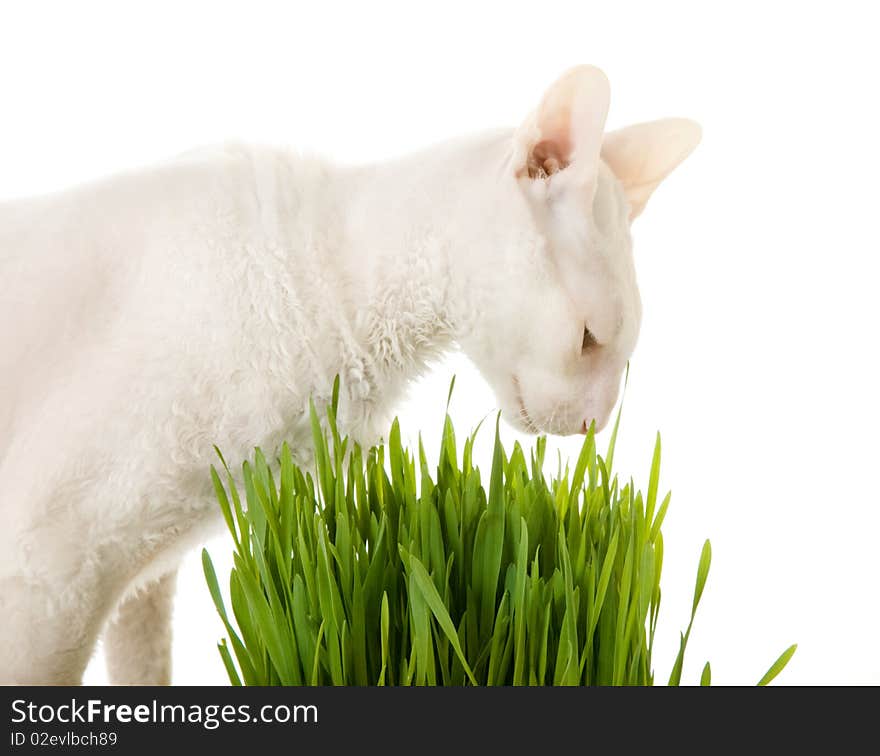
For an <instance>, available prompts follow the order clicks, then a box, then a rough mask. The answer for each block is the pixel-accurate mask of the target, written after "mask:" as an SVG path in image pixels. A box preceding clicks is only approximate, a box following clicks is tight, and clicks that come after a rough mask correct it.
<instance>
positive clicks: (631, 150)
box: [602, 118, 702, 220]
mask: <svg viewBox="0 0 880 756" xmlns="http://www.w3.org/2000/svg"><path fill="white" fill-rule="evenodd" d="M701 134H702V130H701V129H700V126H699V124H697V123H695V122H694V121H689V120H687V119H686V118H666V119H663V120H662V121H651V122H650V123H639V124H636V125H635V126H628V127H627V128H625V129H620V130H619V131H612V132H610V133H608V134H606V135H605V141H604V143H603V144H602V159H603V160H604V161H605V162H606V163H607V164H608V167H609V168H611V170H612V171H613V172H614V175H616V176H617V178H618V179H619V180H620V183H621V184H623V188H624V191H625V192H626V197H627V199H628V200H629V205H630V215H629V218H630V220H633V219H634V218H635V217H637V216H638V215H639V213H641V212H642V210H644V209H645V204H646V203H647V201H648V198H649V197H650V196H651V194H652V192H653V191H654V190H655V189H656V188H657V187H658V186H659V185H660V182H661V181H663V179H665V178H666V177H667V176H668V175H669V174H670V173H672V171H673V170H674V169H675V168H676V166H678V165H679V163H681V162H682V161H683V160H684V159H685V158H686V157H687V156H688V155H690V154H691V152H693V151H694V148H695V147H696V146H697V145H698V144H699V143H700V135H701Z"/></svg>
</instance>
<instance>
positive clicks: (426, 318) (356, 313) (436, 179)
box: [339, 133, 505, 403]
mask: <svg viewBox="0 0 880 756" xmlns="http://www.w3.org/2000/svg"><path fill="white" fill-rule="evenodd" d="M504 137H505V135H503V134H501V133H498V134H488V135H486V136H485V137H482V138H480V139H477V140H469V141H467V142H452V143H449V144H445V145H441V146H439V147H435V148H433V149H431V150H428V151H426V152H424V153H421V154H418V155H414V156H411V157H408V158H404V159H402V160H398V161H394V162H389V163H383V164H378V165H373V166H365V167H359V168H355V169H349V170H346V171H344V172H343V173H342V175H341V177H340V178H341V179H342V181H341V187H342V191H341V197H340V203H341V210H340V217H341V218H342V222H343V232H342V234H341V237H340V244H341V245H342V247H343V249H342V254H341V255H340V258H339V259H340V262H341V264H342V265H343V267H344V268H345V273H346V278H347V279H348V281H349V282H350V284H351V291H352V295H353V297H354V299H353V301H351V302H350V303H349V307H350V313H351V316H352V318H353V324H354V330H355V333H356V335H357V338H358V342H359V343H360V344H361V345H362V347H363V348H364V350H365V352H366V354H365V358H366V366H367V367H368V370H369V372H372V373H374V375H372V376H370V377H369V378H370V379H369V380H368V381H367V383H368V384H369V390H370V392H371V393H372V394H373V396H374V399H375V400H377V401H378V402H379V403H385V402H388V401H391V402H393V401H395V400H396V397H395V396H394V395H395V394H399V392H400V390H401V389H402V388H403V387H404V386H405V384H406V382H407V381H409V380H411V379H412V378H414V377H416V376H417V375H418V374H419V373H420V371H422V370H423V369H424V368H425V367H426V365H427V364H428V362H429V361H431V360H433V359H436V358H437V357H439V356H440V355H441V354H443V353H444V352H445V351H447V350H448V349H450V348H452V347H453V346H454V345H455V343H456V341H457V340H458V339H459V338H460V337H461V336H462V335H463V334H464V333H466V332H467V330H468V328H469V327H470V321H471V319H472V318H473V314H474V306H475V305H474V301H473V299H474V295H473V287H472V285H471V277H472V275H471V272H472V270H473V267H472V265H470V264H468V262H469V261H468V256H473V255H474V254H475V253H476V252H477V250H476V249H475V245H478V244H479V239H478V238H476V237H475V233H477V229H478V226H479V224H477V223H474V222H473V220H472V217H473V215H474V211H473V209H474V208H475V207H479V206H480V205H481V204H482V202H483V198H484V197H485V196H486V193H487V191H490V187H489V186H487V184H488V183H489V182H492V181H493V180H494V172H493V171H492V170H485V168H486V166H487V165H488V164H490V163H492V161H494V162H495V163H497V164H498V165H497V166H495V167H496V168H497V170H498V171H500V170H502V169H503V166H502V165H501V163H502V162H503V160H504V157H505V152H504V149H503V147H504ZM475 166H480V167H481V169H482V170H479V171H478V170H475ZM380 395H381V396H380Z"/></svg>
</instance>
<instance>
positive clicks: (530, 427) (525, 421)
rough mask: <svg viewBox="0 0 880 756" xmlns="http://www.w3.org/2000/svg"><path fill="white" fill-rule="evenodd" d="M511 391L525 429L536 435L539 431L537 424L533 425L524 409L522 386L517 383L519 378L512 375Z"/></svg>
mask: <svg viewBox="0 0 880 756" xmlns="http://www.w3.org/2000/svg"><path fill="white" fill-rule="evenodd" d="M513 393H514V396H515V397H516V403H517V405H518V407H519V419H520V420H521V421H522V423H523V424H524V425H525V427H526V430H527V431H528V432H529V433H534V434H535V435H537V434H538V433H540V432H541V431H540V430H539V429H538V426H537V425H535V422H534V421H533V420H532V418H531V416H530V415H529V412H528V410H527V409H526V403H525V402H524V401H523V396H522V387H521V386H520V385H519V378H517V377H516V376H513Z"/></svg>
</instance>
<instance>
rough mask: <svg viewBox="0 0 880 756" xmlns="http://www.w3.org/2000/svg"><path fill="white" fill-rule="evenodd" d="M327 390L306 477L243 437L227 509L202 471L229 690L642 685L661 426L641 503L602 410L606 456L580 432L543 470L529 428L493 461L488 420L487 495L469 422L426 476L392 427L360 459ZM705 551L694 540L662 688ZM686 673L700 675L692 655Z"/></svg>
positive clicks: (647, 676)
mask: <svg viewBox="0 0 880 756" xmlns="http://www.w3.org/2000/svg"><path fill="white" fill-rule="evenodd" d="M450 391H451V389H450ZM337 396H338V384H337V387H336V390H335V391H334V400H333V403H332V404H331V406H330V407H329V409H328V412H327V423H326V427H327V428H328V430H329V435H328V434H327V433H325V431H324V430H323V429H322V425H321V423H320V422H319V417H318V415H317V413H316V411H315V408H314V406H312V410H311V413H312V414H311V421H312V430H313V436H314V444H315V449H316V454H315V457H316V459H315V466H314V470H313V473H314V474H313V473H312V471H306V470H303V469H301V468H300V467H298V466H297V465H296V464H294V462H293V460H292V457H291V453H290V450H289V449H288V448H287V446H286V445H285V446H284V448H283V449H282V450H281V454H280V479H279V480H276V479H275V478H274V477H273V474H272V472H271V470H270V467H269V465H268V464H267V462H266V459H265V457H264V455H263V454H262V452H260V450H259V449H258V450H257V451H256V454H255V457H254V460H253V462H245V463H244V465H243V467H242V471H241V481H242V485H243V488H244V499H245V502H244V503H243V502H242V497H241V494H240V493H239V491H238V488H237V486H236V483H235V481H234V479H233V476H232V474H231V472H230V470H229V468H228V467H227V466H226V463H225V462H223V468H224V474H223V476H222V477H221V475H220V474H219V473H218V472H217V470H215V469H213V468H212V471H211V474H212V477H213V481H214V487H215V491H216V494H217V499H218V502H219V504H220V507H221V509H222V511H223V516H224V518H225V520H226V524H227V525H228V527H229V531H230V533H231V535H232V539H233V542H234V546H235V554H234V567H233V570H232V573H231V575H230V578H229V596H230V601H231V609H232V614H231V616H230V614H229V612H227V610H226V608H225V605H224V601H223V598H222V596H221V592H220V589H219V585H218V581H217V577H216V574H215V571H214V567H213V565H212V563H211V559H210V556H209V555H208V553H207V552H206V551H203V553H202V559H203V565H204V570H205V577H206V580H207V583H208V587H209V589H210V591H211V595H212V597H213V600H214V603H215V605H216V607H217V611H218V612H219V614H220V617H221V618H222V620H223V623H224V625H225V628H226V632H227V635H228V643H227V640H226V639H224V640H223V641H222V642H221V643H220V644H219V650H220V655H221V657H222V659H223V663H224V664H225V666H226V670H227V672H228V674H229V679H230V681H231V682H232V683H233V684H235V685H241V684H244V685H469V684H470V685H653V684H654V682H655V678H654V667H653V646H654V637H655V631H656V628H657V621H658V616H659V609H660V596H661V592H660V574H661V569H662V566H663V535H662V532H661V525H662V523H663V518H664V516H665V515H666V511H667V507H668V506H669V498H670V497H669V494H667V495H666V496H665V497H664V498H663V499H660V498H659V496H658V481H659V475H660V438H659V435H658V437H657V443H656V446H655V450H654V457H653V461H652V463H651V469H650V473H649V476H648V488H647V494H646V495H642V493H641V492H640V491H638V490H636V489H635V488H634V486H633V484H632V482H629V483H626V484H621V483H620V481H619V480H618V477H617V476H616V475H615V474H613V473H612V461H613V456H614V443H615V439H616V436H617V428H618V424H619V422H620V415H619V414H618V417H617V423H615V426H614V430H613V432H612V435H611V440H610V443H609V447H608V449H607V451H606V453H605V455H604V457H603V456H602V455H600V454H599V453H598V452H597V449H596V439H595V435H594V433H593V431H592V429H591V430H590V432H589V433H587V435H586V437H585V439H584V443H583V446H582V448H581V451H580V455H579V456H578V459H577V460H576V462H575V464H574V468H573V469H571V468H570V467H569V466H568V465H566V466H565V467H564V468H563V467H562V463H561V461H560V469H559V470H558V471H557V473H556V474H555V475H554V476H551V477H549V478H548V477H546V476H545V473H544V467H545V465H544V454H545V449H546V439H545V438H539V439H537V441H536V443H535V447H534V449H533V450H531V451H530V452H529V454H528V456H526V452H525V451H524V450H523V448H522V447H521V446H520V445H519V444H518V443H517V444H514V446H513V449H512V450H511V451H510V454H507V453H506V452H505V449H504V448H503V446H502V444H501V441H500V439H499V435H498V428H497V422H496V429H495V446H494V455H493V460H492V468H491V472H490V475H489V481H488V488H487V487H486V486H485V485H484V481H483V477H482V475H481V472H480V470H479V468H478V467H476V466H475V465H474V463H473V458H472V455H473V447H474V438H475V436H476V431H475V432H474V434H472V435H470V436H468V437H467V438H465V439H464V442H463V444H462V449H461V453H460V454H459V451H458V442H457V440H456V436H455V431H454V429H453V427H452V422H451V421H450V419H449V417H448V415H447V417H446V422H445V425H444V428H443V436H442V444H441V449H440V455H439V456H440V458H439V460H438V461H437V463H436V465H435V466H434V467H433V468H431V467H429V465H428V461H427V459H426V455H425V452H424V448H423V446H422V444H421V441H420V443H419V449H418V452H417V453H415V452H411V451H409V450H408V449H406V448H404V446H403V445H402V443H401V438H400V427H399V425H398V423H397V421H396V420H395V422H394V424H393V425H392V427H391V430H390V433H389V434H388V441H387V444H385V445H380V446H377V447H374V448H371V449H369V450H368V451H366V452H364V450H362V449H361V448H360V447H359V446H358V445H357V444H354V443H352V442H350V440H349V439H347V438H344V437H342V436H341V435H340V433H339V431H338V429H337V425H336V419H335V407H336V406H337V405H336V398H337ZM478 430H479V428H478ZM218 454H219V452H218ZM221 461H222V456H221ZM276 469H277V468H276ZM432 470H433V474H432ZM711 553H712V552H711V548H710V545H709V542H708V541H706V543H705V545H704V546H703V551H702V554H701V556H700V560H699V566H698V569H697V578H696V586H695V590H694V599H693V605H692V614H691V619H690V623H689V624H688V627H687V629H686V631H685V632H684V633H682V635H681V643H680V647H679V652H678V655H677V657H676V658H675V660H674V662H673V665H672V673H671V675H670V677H669V680H668V683H669V684H670V685H678V684H679V683H680V681H681V676H682V668H683V664H684V657H685V650H686V648H687V643H688V639H689V637H690V633H691V627H692V625H693V618H694V614H695V613H696V610H697V606H698V605H699V603H700V598H701V596H702V595H703V589H704V587H705V585H706V579H707V577H708V574H709V567H710V562H711ZM794 649H795V646H791V647H790V648H789V649H787V650H786V651H785V652H784V653H783V654H782V655H781V656H780V657H779V659H778V660H777V661H776V662H775V663H774V664H773V665H772V666H771V668H770V670H768V672H767V674H766V675H765V676H764V677H763V678H762V679H761V681H760V683H759V684H762V685H763V684H766V683H768V682H770V680H772V679H773V678H774V677H775V676H776V675H777V674H778V673H779V672H780V671H781V670H782V668H783V667H784V666H785V665H786V664H787V662H788V660H789V659H790V658H791V655H792V654H793V653H794ZM700 682H701V684H703V685H708V684H709V683H710V682H711V669H710V667H709V664H708V663H706V665H705V667H704V668H703V673H702V676H701V680H700Z"/></svg>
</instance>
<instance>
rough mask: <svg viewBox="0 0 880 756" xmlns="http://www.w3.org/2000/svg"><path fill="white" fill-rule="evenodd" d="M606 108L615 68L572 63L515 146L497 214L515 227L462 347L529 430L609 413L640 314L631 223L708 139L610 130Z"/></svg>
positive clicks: (599, 422) (571, 427)
mask: <svg viewBox="0 0 880 756" xmlns="http://www.w3.org/2000/svg"><path fill="white" fill-rule="evenodd" d="M608 105H609V86H608V80H607V79H606V77H605V75H604V74H603V73H602V72H601V71H600V70H599V69H597V68H594V67H592V66H580V67H577V68H574V69H572V70H570V71H569V72H567V73H566V74H565V75H563V76H562V77H561V78H560V79H559V80H558V81H557V82H556V83H555V84H554V85H553V86H552V87H551V88H550V89H549V90H548V91H547V92H546V94H545V95H544V97H543V99H542V101H541V103H540V105H539V106H538V108H537V109H536V110H535V111H534V112H533V113H532V114H531V115H530V116H529V117H528V118H527V119H526V121H525V122H524V123H523V124H522V126H521V127H520V128H519V129H517V130H516V132H515V133H514V135H513V138H512V142H510V143H509V144H507V145H506V147H505V150H506V156H505V167H504V169H503V170H502V171H501V173H502V178H501V180H502V182H506V184H507V187H508V190H509V191H507V192H504V193H503V195H504V196H506V197H507V199H506V200H505V201H504V202H503V203H502V205H501V206H500V207H498V208H495V209H494V211H495V213H496V215H497V214H498V213H499V212H500V213H501V214H503V215H506V216H507V218H508V219H509V227H510V232H509V233H508V234H507V236H506V237H505V242H504V243H503V244H501V245H499V247H500V249H499V250H498V254H497V256H496V257H495V258H494V260H493V265H494V270H493V271H492V273H491V277H492V279H493V280H494V282H495V283H496V284H497V285H495V286H494V288H493V290H492V291H491V292H489V293H485V294H484V295H483V296H484V297H485V298H488V300H489V301H484V302H483V303H482V304H483V305H484V306H483V307H481V308H480V310H481V313H480V315H479V316H478V317H479V321H480V322H478V323H474V328H473V329H472V331H471V334H470V336H469V337H468V338H467V339H465V340H463V341H462V346H463V348H464V350H465V352H466V353H467V354H468V355H469V356H470V357H471V358H472V359H473V360H474V361H475V362H476V363H477V365H478V367H479V368H480V370H481V372H482V373H483V374H484V375H485V376H486V378H487V379H488V380H489V382H490V383H491V384H492V386H493V388H494V390H495V393H496V396H497V397H498V400H499V402H500V403H501V407H502V410H503V413H504V416H505V417H506V418H507V419H508V420H509V421H510V422H511V423H512V424H513V425H515V426H518V427H520V428H521V429H523V430H526V431H530V432H533V433H535V432H549V433H557V434H563V435H564V434H571V433H577V432H583V431H585V429H586V428H587V427H589V425H590V423H591V422H595V423H596V428H597V429H601V428H602V427H603V426H604V425H605V424H606V423H607V421H608V418H609V416H610V414H611V411H612V410H613V408H614V405H615V403H616V401H617V397H618V392H619V389H620V384H621V379H622V374H623V371H624V369H625V367H626V364H627V361H628V360H629V358H630V356H631V354H632V352H633V349H634V347H635V344H636V339H637V337H638V333H639V326H640V321H641V301H640V298H639V291H638V286H637V284H636V275H635V269H634V266H633V257H632V242H631V237H630V224H631V223H632V221H633V220H634V219H635V218H636V217H637V216H638V215H639V214H640V213H641V212H642V210H643V209H644V207H645V203H646V202H647V200H648V198H649V197H650V196H651V193H652V192H653V191H654V189H656V188H657V186H658V185H659V184H660V182H661V181H662V180H663V179H664V178H665V177H666V176H667V175H669V173H670V172H671V171H672V170H673V169H674V168H675V167H676V166H677V165H678V164H679V163H681V161H682V160H684V159H685V158H686V157H687V156H688V155H689V154H690V153H691V151H692V150H693V149H694V148H695V147H696V145H697V143H698V142H699V140H700V128H699V126H698V125H697V124H695V123H694V122H692V121H688V120H684V119H668V120H662V121H654V122H651V123H643V124H639V125H636V126H631V127H629V128H625V129H621V130H619V131H613V132H609V133H605V119H606V115H607V113H608ZM505 222H508V221H505Z"/></svg>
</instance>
